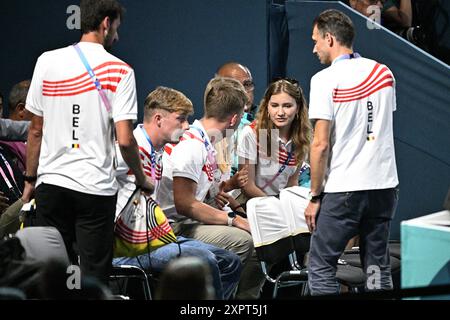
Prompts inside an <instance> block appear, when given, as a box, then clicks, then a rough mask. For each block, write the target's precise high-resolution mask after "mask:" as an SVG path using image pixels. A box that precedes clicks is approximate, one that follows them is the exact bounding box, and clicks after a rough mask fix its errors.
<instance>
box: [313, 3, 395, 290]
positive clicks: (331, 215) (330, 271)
mask: <svg viewBox="0 0 450 320" xmlns="http://www.w3.org/2000/svg"><path fill="white" fill-rule="evenodd" d="M353 38H354V28H353V23H352V21H351V20H350V18H348V17H347V16H346V15H344V14H343V13H342V12H340V11H337V10H326V11H324V12H322V13H321V14H320V15H319V16H318V17H317V18H316V19H315V20H314V24H313V34H312V39H313V41H314V50H313V52H314V53H315V54H316V55H317V56H318V58H319V60H320V62H321V63H322V64H331V65H330V66H329V67H328V68H326V69H324V70H322V71H320V72H318V73H317V74H316V75H314V76H313V78H312V79H311V92H310V109H309V118H310V119H311V120H312V121H313V122H314V140H313V143H312V145H311V153H310V162H311V194H310V203H309V205H308V207H307V208H306V211H305V217H306V222H307V224H308V227H309V229H310V231H311V232H312V239H311V250H310V260H309V286H310V289H311V294H313V295H323V294H336V293H338V284H337V282H336V266H337V262H338V259H339V257H340V256H341V254H342V253H343V251H344V249H345V246H346V244H347V242H348V241H349V240H350V239H351V238H353V237H354V236H356V235H359V236H360V249H361V258H362V259H361V260H362V263H363V267H364V270H365V272H366V275H367V282H366V289H368V290H388V289H392V278H391V270H390V261H389V252H388V239H389V227H390V222H391V220H392V217H393V215H394V211H395V208H396V206H397V199H398V190H397V188H396V187H397V185H398V178H397V168H396V163H395V154H394V136H393V125H392V123H393V112H394V111H395V109H396V101H395V79H394V76H393V74H392V72H391V71H390V70H389V68H388V67H386V66H385V65H382V64H380V63H378V62H376V61H374V60H370V59H366V58H363V57H361V56H360V55H359V54H358V53H356V52H354V51H353V49H352V46H353Z"/></svg>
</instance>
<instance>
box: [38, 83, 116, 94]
mask: <svg viewBox="0 0 450 320" xmlns="http://www.w3.org/2000/svg"><path fill="white" fill-rule="evenodd" d="M102 89H104V90H109V91H112V92H116V90H117V87H116V86H112V85H109V84H107V85H105V86H102ZM93 90H97V88H95V86H94V85H92V86H91V87H90V88H89V89H85V90H80V91H76V92H72V93H46V92H42V95H43V96H46V97H69V96H76V95H79V94H82V93H85V92H89V91H93Z"/></svg>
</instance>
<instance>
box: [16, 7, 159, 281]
mask: <svg viewBox="0 0 450 320" xmlns="http://www.w3.org/2000/svg"><path fill="white" fill-rule="evenodd" d="M80 8H81V31H82V33H83V35H82V37H81V40H80V42H79V43H78V44H77V45H76V46H72V45H71V46H68V47H65V48H61V49H58V50H53V51H48V52H45V53H43V54H42V55H41V56H40V57H39V59H38V61H37V63H36V67H35V70H34V74H33V79H32V81H31V86H30V91H29V93H28V97H27V101H26V108H27V109H28V110H29V111H30V112H31V113H33V117H32V119H31V125H30V130H29V134H28V146H27V170H26V175H25V178H24V179H25V181H26V184H25V190H24V193H23V200H24V201H25V202H28V201H29V200H30V198H31V197H32V194H33V192H34V187H35V186H36V194H35V198H36V205H37V208H36V210H37V224H38V225H42V226H47V225H49V226H54V227H56V228H57V229H58V230H59V232H60V233H61V235H62V236H63V239H64V242H65V244H66V247H67V250H68V251H69V254H70V256H71V258H72V260H73V261H74V262H75V261H77V257H76V256H75V255H74V252H73V250H72V244H73V242H76V243H77V247H78V251H79V258H80V266H81V274H82V276H92V277H96V278H98V279H99V280H100V281H102V282H104V283H106V281H107V279H108V274H109V271H110V268H111V264H112V248H113V246H112V244H113V224H114V213H115V208H116V193H117V182H116V180H115V167H116V162H117V161H116V155H115V152H114V151H115V147H114V146H115V141H114V134H113V130H114V128H115V131H116V136H117V142H118V144H119V146H120V151H121V153H122V156H123V158H124V160H125V162H126V163H127V165H128V166H129V167H130V168H131V170H132V171H133V173H134V175H135V177H136V184H138V185H140V186H142V187H143V188H144V189H148V190H153V185H152V183H151V181H150V179H149V178H147V177H146V176H145V175H144V172H143V169H142V166H141V162H140V159H139V151H138V147H137V143H136V140H135V139H134V136H133V121H134V120H136V118H137V102H136V86H135V79H134V71H133V69H132V68H131V67H130V66H129V65H128V64H126V63H125V62H123V61H121V60H120V59H118V58H116V57H115V56H113V55H112V54H110V53H109V52H108V51H107V49H109V48H111V46H112V45H113V43H114V42H115V41H117V40H118V39H119V36H118V33H117V30H118V28H119V26H120V21H121V18H122V17H123V12H124V10H123V8H122V6H121V5H120V4H119V3H118V2H117V1H116V0H82V1H81V4H80ZM94 81H95V84H94Z"/></svg>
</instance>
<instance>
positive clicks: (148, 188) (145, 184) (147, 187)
mask: <svg viewBox="0 0 450 320" xmlns="http://www.w3.org/2000/svg"><path fill="white" fill-rule="evenodd" d="M137 185H138V186H139V187H140V188H141V190H142V191H143V192H144V193H146V194H148V195H151V194H153V192H154V191H155V186H154V184H153V182H152V180H151V179H150V178H149V177H147V176H145V180H144V181H142V182H141V183H138V184H137Z"/></svg>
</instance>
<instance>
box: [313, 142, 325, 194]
mask: <svg viewBox="0 0 450 320" xmlns="http://www.w3.org/2000/svg"><path fill="white" fill-rule="evenodd" d="M310 160H311V192H312V193H313V194H315V195H317V194H320V193H321V192H322V184H323V180H324V179H325V171H326V168H327V164H328V143H324V142H313V144H312V145H311V157H310Z"/></svg>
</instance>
